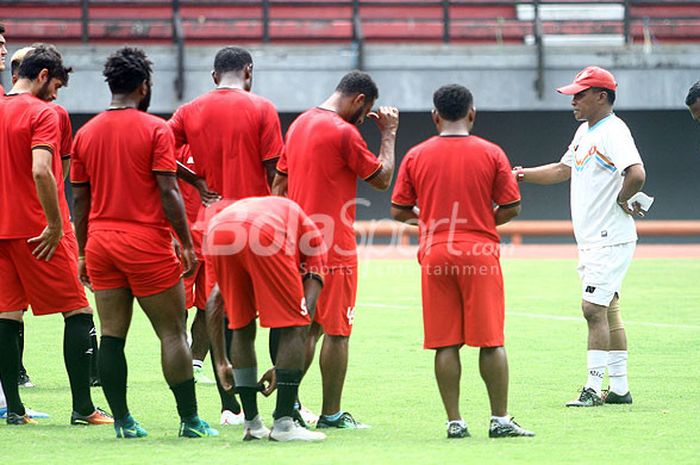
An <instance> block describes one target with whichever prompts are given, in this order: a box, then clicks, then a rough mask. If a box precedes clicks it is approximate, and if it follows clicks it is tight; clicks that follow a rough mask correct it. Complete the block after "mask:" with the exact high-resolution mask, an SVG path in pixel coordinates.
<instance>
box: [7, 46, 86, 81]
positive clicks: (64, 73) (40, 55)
mask: <svg viewBox="0 0 700 465" xmlns="http://www.w3.org/2000/svg"><path fill="white" fill-rule="evenodd" d="M42 69H47V70H49V79H53V78H57V79H59V80H60V81H61V82H62V83H63V85H68V75H69V74H70V73H72V72H73V69H72V68H66V67H65V66H63V57H61V52H59V51H58V49H57V48H56V47H54V46H53V45H51V44H36V45H35V46H34V48H33V49H32V50H30V51H28V52H27V54H26V55H24V58H23V59H22V63H21V64H20V65H19V69H18V70H17V76H18V77H19V78H27V79H36V77H37V76H39V73H40V72H41V70H42Z"/></svg>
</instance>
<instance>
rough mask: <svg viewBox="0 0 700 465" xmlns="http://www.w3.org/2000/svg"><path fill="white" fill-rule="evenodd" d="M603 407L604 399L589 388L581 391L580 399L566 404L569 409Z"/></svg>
mask: <svg viewBox="0 0 700 465" xmlns="http://www.w3.org/2000/svg"><path fill="white" fill-rule="evenodd" d="M601 405H603V399H601V398H600V396H599V395H598V394H596V392H595V391H594V390H593V389H591V388H587V387H584V388H583V389H582V390H581V395H580V396H578V399H574V400H572V401H570V402H567V403H566V406H567V407H599V406H601Z"/></svg>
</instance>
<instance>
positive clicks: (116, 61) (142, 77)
mask: <svg viewBox="0 0 700 465" xmlns="http://www.w3.org/2000/svg"><path fill="white" fill-rule="evenodd" d="M152 64H153V63H152V62H151V61H150V60H149V59H148V57H146V53H145V52H144V51H143V50H141V49H140V48H132V47H123V48H120V49H119V50H117V51H116V52H114V53H113V54H111V55H110V56H109V57H108V58H107V61H106V62H105V67H104V70H103V71H102V75H103V76H104V77H105V81H107V84H108V85H109V90H111V91H112V93H113V94H128V93H130V92H133V91H134V90H135V89H136V88H137V87H138V86H139V85H141V83H142V82H143V81H148V82H150V80H151V73H152V72H153V70H152V69H151V65H152Z"/></svg>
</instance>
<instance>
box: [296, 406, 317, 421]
mask: <svg viewBox="0 0 700 465" xmlns="http://www.w3.org/2000/svg"><path fill="white" fill-rule="evenodd" d="M299 415H301V418H302V419H303V420H304V423H306V424H307V425H308V426H313V425H315V424H316V423H317V422H318V415H316V414H315V413H314V412H312V411H311V410H309V409H307V408H306V407H304V406H303V405H302V406H301V407H300V408H299Z"/></svg>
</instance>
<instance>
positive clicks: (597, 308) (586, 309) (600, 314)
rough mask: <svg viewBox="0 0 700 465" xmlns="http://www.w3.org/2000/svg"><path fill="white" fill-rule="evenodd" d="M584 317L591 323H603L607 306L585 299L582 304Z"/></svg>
mask: <svg viewBox="0 0 700 465" xmlns="http://www.w3.org/2000/svg"><path fill="white" fill-rule="evenodd" d="M581 309H582V311H583V317H584V318H585V319H586V321H588V323H590V324H595V323H602V322H603V321H605V318H606V307H604V306H602V305H596V304H594V303H591V302H587V301H585V300H584V301H583V302H582V304H581Z"/></svg>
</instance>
